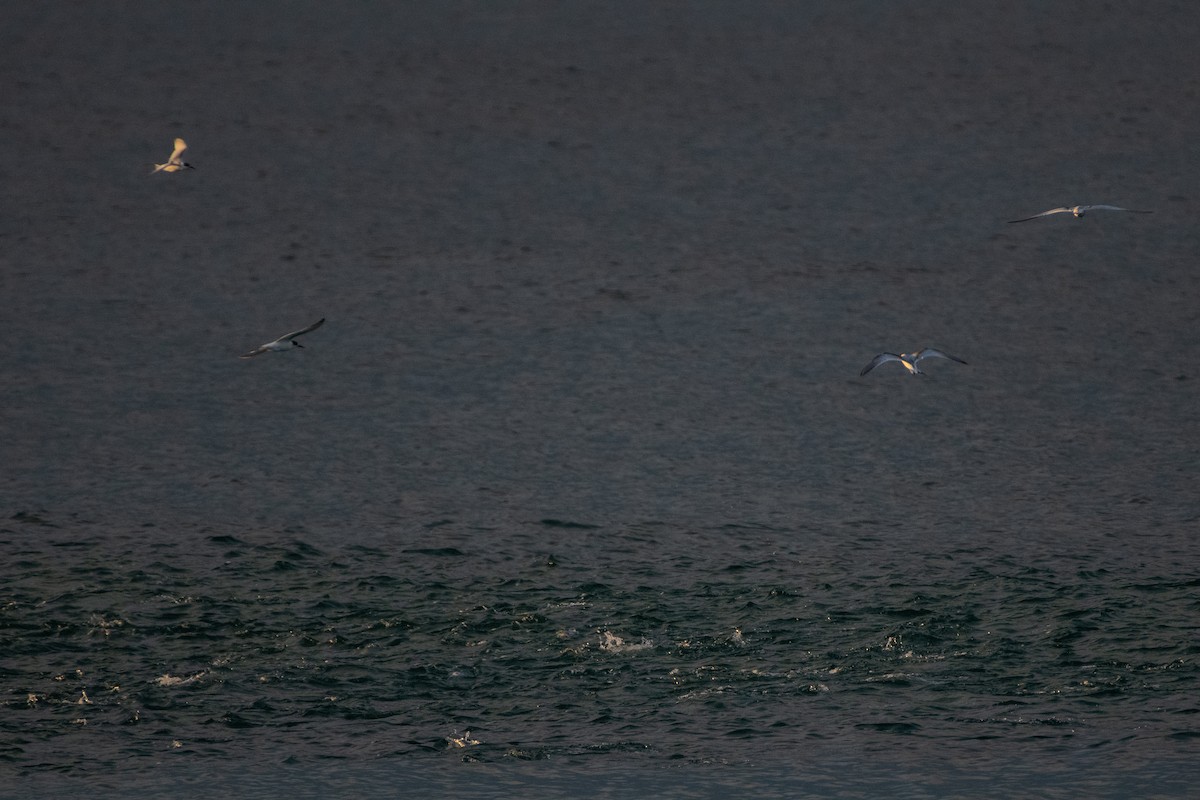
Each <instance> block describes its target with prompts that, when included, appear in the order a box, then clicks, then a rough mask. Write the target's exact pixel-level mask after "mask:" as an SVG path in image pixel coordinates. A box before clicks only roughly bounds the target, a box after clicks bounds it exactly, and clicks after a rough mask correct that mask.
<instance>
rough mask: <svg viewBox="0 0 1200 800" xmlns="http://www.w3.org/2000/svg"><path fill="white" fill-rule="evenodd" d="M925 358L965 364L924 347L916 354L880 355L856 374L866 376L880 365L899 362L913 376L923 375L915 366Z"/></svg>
mask: <svg viewBox="0 0 1200 800" xmlns="http://www.w3.org/2000/svg"><path fill="white" fill-rule="evenodd" d="M927 358H948V359H950V360H951V361H957V362H958V363H960V364H966V363H967V362H965V361H963V360H962V359H961V358H957V357H956V356H952V355H950V354H949V353H943V352H942V351H941V350H934V349H933V348H932V347H926V348H925V349H924V350H921V351H920V352H917V353H901V354H900V355H896V354H895V353H880V354H879V355H877V356H875V357H874V358H872V359H871V363H870V364H867V365H866V366H865V367H863V371H862V372H860V373H858V374H859V375H866V374H867V373H868V372H870V371H871V370H873V369H875V368H876V367H878V366H879V365H880V364H886V363H887V362H888V361H899V362H900V363H901V364H903V365H904V368H905V369H907V370H908V371H909V373H911V374H913V375H924V374H925V373H924V372H923V371H922V370H921V368H920V367H918V366H917V364H919V363H921V362H922V361H923V360H925V359H927Z"/></svg>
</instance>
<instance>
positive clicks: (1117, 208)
mask: <svg viewBox="0 0 1200 800" xmlns="http://www.w3.org/2000/svg"><path fill="white" fill-rule="evenodd" d="M1083 209H1084V210H1085V211H1128V212H1129V213H1130V214H1153V213H1154V212H1153V211H1141V210H1139V209H1136V208H1121V207H1120V206H1104V205H1100V206H1084V207H1083Z"/></svg>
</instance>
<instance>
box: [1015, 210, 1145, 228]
mask: <svg viewBox="0 0 1200 800" xmlns="http://www.w3.org/2000/svg"><path fill="white" fill-rule="evenodd" d="M1089 211H1126V212H1128V213H1130V214H1153V213H1154V212H1153V211H1139V210H1138V209H1136V208H1121V207H1120V206H1059V207H1058V208H1052V209H1050V210H1049V211H1043V212H1042V213H1040V214H1034V215H1033V216H1032V217H1024V218H1022V219H1010V220H1009V221H1008V222H1009V224H1010V225H1011V224H1012V223H1014V222H1029V220H1031V219H1041V218H1042V217H1048V216H1050V215H1051V214H1074V215H1075V216H1076V217H1082V216H1083V215H1084V214H1086V213H1087V212H1089Z"/></svg>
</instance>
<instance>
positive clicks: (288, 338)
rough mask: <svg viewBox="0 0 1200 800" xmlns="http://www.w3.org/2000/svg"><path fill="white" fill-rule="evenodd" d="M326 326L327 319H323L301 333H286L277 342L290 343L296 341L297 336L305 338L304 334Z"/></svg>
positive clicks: (300, 331)
mask: <svg viewBox="0 0 1200 800" xmlns="http://www.w3.org/2000/svg"><path fill="white" fill-rule="evenodd" d="M324 324H325V318H324V317H321V318H320V319H319V320H317V321H316V322H314V323H313V324H312V325H309V326H308V327H307V328H304V329H303V330H299V331H294V332H292V333H285V334H284V335H283V336H280V337H279V338H278V339H276V340H275V341H277V342H290V341H291V340H292V339H295V338H296V337H297V336H303V335H304V334H306V333H308V332H310V331H315V330H316V329H317V328H319V327H321V326H322V325H324Z"/></svg>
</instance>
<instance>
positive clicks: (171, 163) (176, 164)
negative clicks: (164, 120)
mask: <svg viewBox="0 0 1200 800" xmlns="http://www.w3.org/2000/svg"><path fill="white" fill-rule="evenodd" d="M184 150H187V142H185V141H184V140H183V139H176V140H175V149H174V150H172V151H171V157H170V158H168V159H167V163H165V164H155V165H154V172H160V171H161V172H179V171H180V170H181V169H195V167H193V166H192V165H191V164H188V163H187V162H185V161H184V160H183V151H184ZM154 172H152V173H150V174H151V175H153V174H154Z"/></svg>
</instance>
